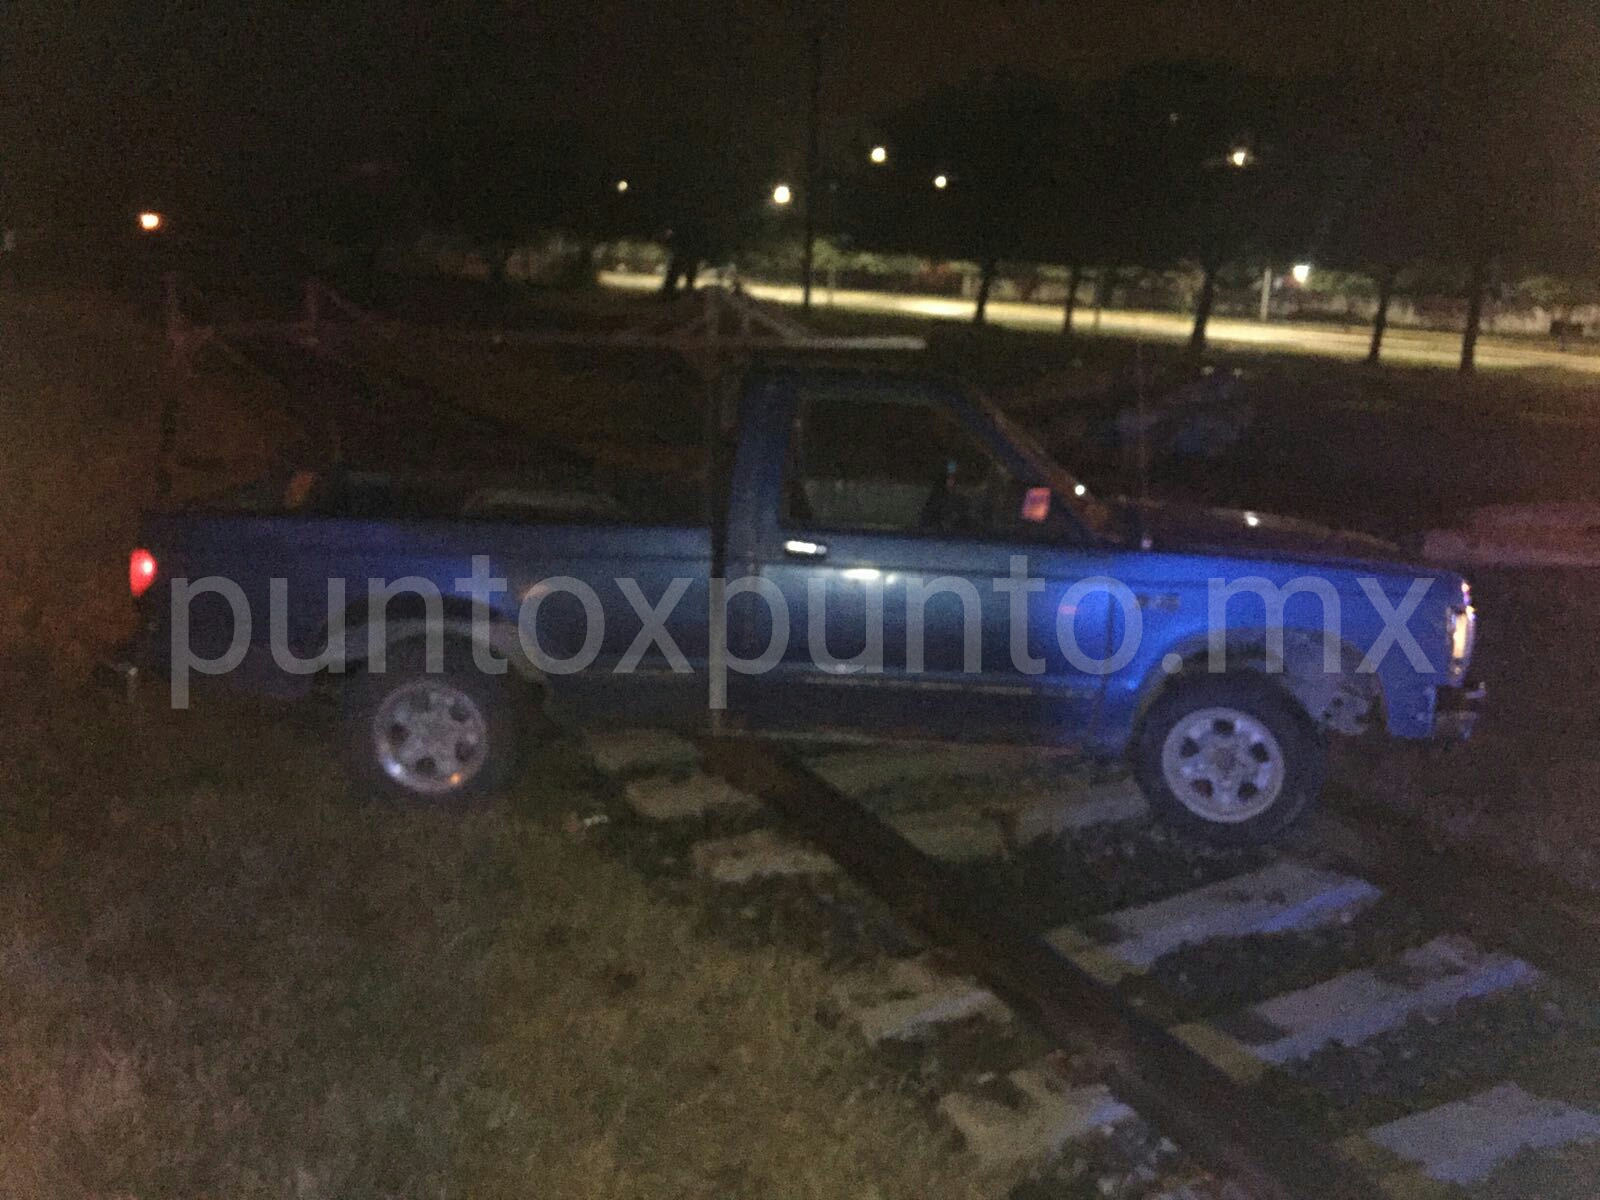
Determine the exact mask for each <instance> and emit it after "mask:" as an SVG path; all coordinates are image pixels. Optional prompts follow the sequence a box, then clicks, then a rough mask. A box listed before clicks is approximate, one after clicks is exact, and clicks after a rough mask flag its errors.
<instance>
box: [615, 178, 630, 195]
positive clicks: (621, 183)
mask: <svg viewBox="0 0 1600 1200" xmlns="http://www.w3.org/2000/svg"><path fill="white" fill-rule="evenodd" d="M627 190H628V181H627V180H626V179H619V180H617V194H618V195H619V196H620V195H621V194H622V193H623V192H625V191H627Z"/></svg>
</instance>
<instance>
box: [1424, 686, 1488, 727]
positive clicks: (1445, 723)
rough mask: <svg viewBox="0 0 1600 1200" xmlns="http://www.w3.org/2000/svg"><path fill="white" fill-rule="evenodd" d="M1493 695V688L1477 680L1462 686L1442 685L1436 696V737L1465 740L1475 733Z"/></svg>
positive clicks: (1434, 706)
mask: <svg viewBox="0 0 1600 1200" xmlns="http://www.w3.org/2000/svg"><path fill="white" fill-rule="evenodd" d="M1488 698H1489V688H1488V685H1487V684H1484V683H1482V682H1480V681H1477V680H1471V679H1469V680H1467V682H1466V683H1464V684H1462V685H1461V686H1460V687H1446V688H1440V689H1439V690H1438V692H1437V693H1436V694H1435V697H1434V705H1433V736H1434V738H1435V739H1437V740H1439V741H1456V742H1464V741H1466V740H1467V739H1468V738H1470V737H1471V736H1472V730H1473V728H1474V727H1475V726H1476V725H1477V723H1478V717H1479V715H1480V714H1481V713H1482V712H1483V710H1484V706H1485V705H1486V704H1487V702H1488Z"/></svg>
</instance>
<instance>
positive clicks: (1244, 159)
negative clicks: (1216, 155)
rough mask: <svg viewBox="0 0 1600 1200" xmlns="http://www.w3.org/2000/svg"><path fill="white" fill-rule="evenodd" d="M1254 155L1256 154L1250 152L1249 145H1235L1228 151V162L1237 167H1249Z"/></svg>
mask: <svg viewBox="0 0 1600 1200" xmlns="http://www.w3.org/2000/svg"><path fill="white" fill-rule="evenodd" d="M1254 157H1255V156H1254V155H1253V154H1251V153H1250V150H1249V148H1248V147H1246V146H1235V147H1234V148H1233V149H1232V150H1231V151H1229V153H1228V162H1229V164H1230V165H1232V166H1235V167H1248V166H1249V165H1250V163H1251V161H1252V160H1253V159H1254Z"/></svg>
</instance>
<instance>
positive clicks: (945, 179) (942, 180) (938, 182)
mask: <svg viewBox="0 0 1600 1200" xmlns="http://www.w3.org/2000/svg"><path fill="white" fill-rule="evenodd" d="M933 186H934V187H936V188H938V189H939V190H940V191H941V192H942V191H944V189H945V188H947V187H949V186H950V176H948V175H935V176H934V177H933Z"/></svg>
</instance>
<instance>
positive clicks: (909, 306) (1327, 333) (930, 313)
mask: <svg viewBox="0 0 1600 1200" xmlns="http://www.w3.org/2000/svg"><path fill="white" fill-rule="evenodd" d="M600 279H601V282H602V283H604V284H606V285H607V286H608V287H616V288H625V289H629V290H634V291H638V290H647V289H652V288H657V287H659V286H660V285H661V277H660V276H658V275H630V274H623V273H620V272H604V273H602V275H601V277H600ZM745 291H746V292H748V293H749V294H750V295H752V296H755V297H756V298H757V299H760V300H770V301H774V302H776V303H779V304H796V305H797V304H799V303H800V289H799V288H798V287H792V286H787V285H773V284H761V283H747V284H746V285H745ZM813 296H814V298H815V300H816V303H818V304H819V305H822V306H824V307H830V306H831V307H836V308H840V309H845V310H848V311H851V312H863V313H883V314H886V315H892V316H903V317H931V318H937V319H942V320H971V319H972V302H971V301H970V300H956V299H951V298H949V297H945V296H914V295H903V294H900V293H898V292H868V291H856V290H847V289H843V288H841V289H839V290H838V291H837V292H835V293H833V294H832V296H831V300H830V293H829V292H828V290H827V288H819V289H817V290H816V291H815V292H814V293H813ZM989 320H991V321H992V322H994V323H995V324H996V325H1005V326H1008V327H1011V328H1014V329H1049V330H1055V329H1059V328H1060V327H1061V308H1060V306H1059V305H1055V304H1024V303H1019V302H1015V301H991V302H990V304H989ZM1094 322H1095V317H1094V311H1093V310H1092V309H1089V308H1079V309H1078V312H1077V314H1076V316H1075V319H1074V321H1073V328H1074V329H1076V330H1079V331H1081V332H1088V331H1090V330H1092V329H1093V328H1094ZM1191 324H1192V321H1191V318H1190V317H1188V316H1187V315H1185V314H1182V313H1162V312H1136V311H1125V310H1109V309H1108V310H1106V311H1105V312H1103V313H1102V314H1101V316H1100V324H1099V328H1100V330H1101V331H1103V332H1105V333H1109V334H1116V335H1119V336H1122V337H1148V338H1153V339H1160V340H1164V341H1181V340H1184V339H1186V338H1187V337H1188V336H1189V331H1190V327H1191ZM1209 335H1210V339H1211V342H1212V343H1213V344H1214V345H1217V346H1237V347H1249V348H1253V349H1259V350H1269V351H1277V352H1282V353H1291V354H1310V355H1318V356H1322V357H1327V358H1345V359H1360V358H1365V357H1366V354H1367V345H1368V342H1369V340H1370V338H1371V331H1370V330H1369V329H1368V328H1366V327H1365V326H1359V325H1352V326H1349V327H1348V328H1341V327H1339V326H1335V325H1307V324H1298V323H1295V324H1291V323H1288V322H1278V323H1272V322H1267V323H1263V322H1261V321H1244V320H1238V319H1235V318H1231V317H1216V318H1213V319H1212V321H1211V326H1210V330H1209ZM1383 357H1384V361H1385V362H1388V363H1404V364H1408V365H1414V366H1450V367H1453V366H1455V365H1456V364H1457V363H1458V362H1459V361H1460V359H1461V338H1460V336H1459V335H1457V334H1452V333H1437V332H1430V331H1425V330H1413V329H1394V328H1391V329H1390V330H1389V332H1388V334H1387V335H1386V336H1385V338H1384V343H1383ZM1478 365H1479V366H1480V367H1484V368H1506V367H1547V368H1549V367H1553V368H1556V369H1560V370H1568V371H1579V372H1584V373H1588V374H1600V354H1589V353H1584V352H1582V351H1576V350H1575V351H1572V352H1568V353H1563V352H1562V351H1560V350H1557V349H1555V348H1554V347H1553V346H1544V345H1537V344H1532V343H1527V342H1521V341H1516V340H1513V339H1508V338H1495V337H1485V338H1483V339H1482V340H1480V341H1479V343H1478Z"/></svg>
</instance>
